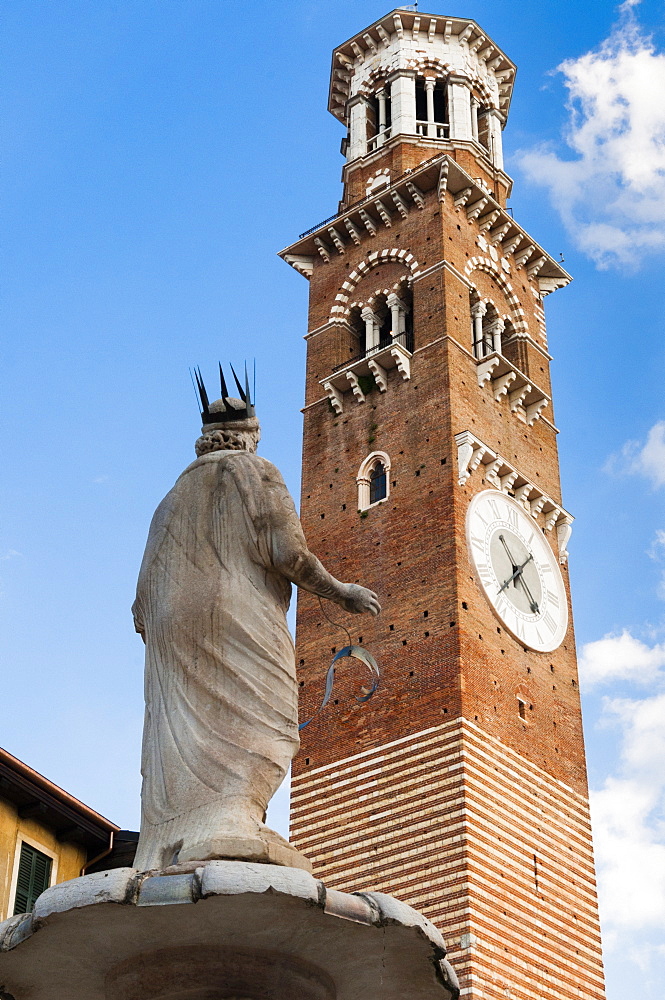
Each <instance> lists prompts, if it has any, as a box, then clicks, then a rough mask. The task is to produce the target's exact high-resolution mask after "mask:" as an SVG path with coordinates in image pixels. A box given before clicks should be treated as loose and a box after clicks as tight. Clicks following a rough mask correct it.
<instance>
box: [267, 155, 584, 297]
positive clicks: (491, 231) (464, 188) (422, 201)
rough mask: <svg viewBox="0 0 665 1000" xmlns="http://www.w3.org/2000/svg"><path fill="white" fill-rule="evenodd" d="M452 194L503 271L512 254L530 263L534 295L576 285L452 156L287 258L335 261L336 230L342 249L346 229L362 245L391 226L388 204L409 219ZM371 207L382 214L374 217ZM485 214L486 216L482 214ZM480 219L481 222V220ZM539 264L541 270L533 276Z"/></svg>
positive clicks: (304, 241)
mask: <svg viewBox="0 0 665 1000" xmlns="http://www.w3.org/2000/svg"><path fill="white" fill-rule="evenodd" d="M448 192H450V196H451V199H452V203H453V205H454V206H455V207H456V208H457V209H458V210H460V211H461V209H462V208H465V212H466V214H467V215H468V217H470V219H469V224H470V225H476V226H478V230H479V235H480V236H482V233H481V232H480V230H483V231H484V233H485V236H484V237H483V239H486V242H487V245H488V248H489V252H490V254H491V255H498V253H499V252H500V253H501V254H502V255H503V261H505V264H504V263H503V261H502V263H501V266H502V267H503V269H504V270H507V269H508V270H509V268H510V265H509V263H508V261H507V260H506V257H507V256H508V255H509V254H510V253H513V252H514V253H515V263H516V265H517V264H518V262H519V263H521V264H522V265H524V264H527V261H530V262H531V263H530V264H528V265H527V273H528V274H529V275H530V277H531V279H532V281H533V283H534V284H533V288H534V290H536V289H537V291H538V294H539V295H546V294H548V293H549V292H551V291H554V289H555V288H562V287H563V286H564V285H566V284H568V282H569V281H570V280H571V279H570V276H569V275H568V274H567V273H566V271H564V269H563V268H562V266H561V263H560V262H559V261H556V260H554V259H553V258H552V257H551V256H549V254H547V253H546V252H545V251H544V250H543V249H542V247H540V246H538V244H537V243H535V242H534V240H532V239H531V237H530V236H529V235H528V233H526V232H525V230H523V229H522V228H521V226H520V225H519V224H518V223H517V222H515V220H514V219H513V218H512V216H511V215H510V214H509V213H508V212H507V211H506V210H505V209H503V208H502V207H501V206H500V204H499V203H498V202H497V201H496V199H495V198H494V196H493V195H492V193H491V192H490V191H489V190H488V189H487V188H486V187H485V186H484V185H483V186H481V184H479V182H478V180H477V179H474V178H472V177H470V176H469V174H468V173H466V171H464V170H463V169H462V168H461V167H460V166H459V164H458V163H457V162H456V161H455V160H454V159H452V157H450V156H449V155H448V154H442V155H437V156H434V157H432V160H431V161H426V162H425V163H423V164H421V165H420V166H419V167H417V168H416V169H414V170H409V171H406V172H405V173H404V174H403V175H402V176H401V177H398V178H396V179H395V180H394V181H393V183H392V184H390V185H389V186H388V187H386V188H382V189H381V197H380V198H377V197H376V194H374V195H372V194H370V195H369V196H368V197H367V198H365V199H363V200H362V201H361V202H358V203H356V204H355V205H351V206H349V207H348V208H347V209H345V210H344V211H343V212H340V213H339V214H338V215H337V216H334V217H333V218H332V219H327V220H326V221H325V222H324V223H321V224H320V225H319V226H318V227H315V228H314V229H313V230H310V231H309V232H308V233H304V234H303V235H302V237H301V238H300V239H299V240H298V241H297V242H296V243H294V244H292V245H291V246H289V247H286V249H285V250H283V251H282V253H281V256H282V257H283V258H284V259H285V260H287V262H288V263H291V264H292V266H293V267H295V266H296V264H295V261H296V260H306V258H307V257H311V258H312V259H314V258H315V257H316V255H317V254H320V255H321V257H323V259H324V260H325V259H326V258H325V256H324V253H327V255H328V257H329V258H331V257H334V256H336V254H337V252H340V248H339V247H338V246H337V245H335V249H333V247H332V246H330V245H329V244H328V243H327V240H328V239H331V232H330V231H331V230H334V231H335V233H336V234H337V237H338V239H339V240H340V242H341V243H342V246H343V245H344V243H343V238H342V235H341V234H342V233H343V232H344V230H346V231H347V232H348V233H349V234H350V236H351V239H353V242H354V243H356V245H360V244H359V243H357V240H361V241H362V239H367V235H365V234H366V233H367V234H368V235H369V236H370V237H372V236H374V235H376V233H377V231H378V229H379V228H380V227H381V225H382V224H385V225H390V224H391V215H390V212H389V210H388V207H387V206H388V204H390V205H391V206H392V205H393V204H394V205H395V209H396V211H398V212H399V213H400V215H401V216H402V217H405V216H404V212H406V213H407V214H408V212H409V211H413V210H414V209H415V208H416V206H417V208H418V210H420V209H423V208H424V207H425V206H426V204H427V198H428V194H434V195H435V196H436V197H437V198H438V200H439V201H444V200H445V199H446V195H447V193H448ZM395 195H397V198H395ZM483 199H484V200H485V204H484V205H483V206H482V207H480V208H479V206H478V203H479V202H482V201H483ZM467 205H468V208H466V206H467ZM370 208H371V210H372V213H376V215H374V214H370ZM476 210H477V211H476ZM481 212H484V214H482V215H481V214H480V213H481ZM476 215H479V216H480V217H479V218H478V219H476V218H475V216H476ZM317 241H318V242H317ZM518 248H521V249H518ZM497 260H498V256H497ZM536 265H537V270H534V271H532V269H533V268H535V267H536ZM301 273H304V272H303V271H301Z"/></svg>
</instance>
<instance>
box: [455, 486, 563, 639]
mask: <svg viewBox="0 0 665 1000" xmlns="http://www.w3.org/2000/svg"><path fill="white" fill-rule="evenodd" d="M466 533H467V542H468V545H469V552H470V553H471V559H472V562H473V565H474V567H475V570H476V574H477V576H478V581H479V583H480V586H481V588H482V590H483V592H484V594H485V597H486V598H487V600H488V601H489V603H490V605H491V607H492V610H493V611H494V613H495V615H496V616H497V618H499V619H500V621H501V622H502V624H503V625H504V626H505V627H506V628H507V629H508V631H509V632H511V633H512V635H514V636H515V638H516V639H518V640H519V641H520V642H521V643H522V644H523V645H524V646H528V647H529V648H530V649H534V650H536V651H537V652H539V653H549V652H551V651H552V650H553V649H556V648H557V646H559V645H560V643H561V642H562V640H563V637H564V635H565V634H566V629H567V628H568V604H567V601H566V591H565V588H564V585H563V579H562V577H561V571H560V569H559V567H558V565H557V561H556V557H555V555H554V553H553V552H552V549H551V548H550V546H549V544H548V542H547V541H546V539H545V538H544V536H543V533H542V532H541V530H540V528H539V527H538V525H537V524H536V523H535V521H534V520H533V518H532V517H531V516H530V515H529V514H527V512H526V511H525V510H524V508H523V507H521V506H520V504H518V503H517V502H516V501H515V500H513V499H512V498H511V497H507V496H506V495H505V494H504V493H500V492H499V491H498V490H484V491H483V492H482V493H478V494H476V496H475V497H473V499H472V501H471V503H470V504H469V510H468V512H467V517H466Z"/></svg>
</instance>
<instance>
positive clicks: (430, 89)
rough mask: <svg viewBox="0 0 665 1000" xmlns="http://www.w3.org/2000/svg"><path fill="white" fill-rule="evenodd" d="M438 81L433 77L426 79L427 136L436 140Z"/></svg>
mask: <svg viewBox="0 0 665 1000" xmlns="http://www.w3.org/2000/svg"><path fill="white" fill-rule="evenodd" d="M435 86H436V80H435V79H434V77H433V76H427V77H425V97H426V99H427V136H428V138H429V139H436V125H435V124H434V87H435Z"/></svg>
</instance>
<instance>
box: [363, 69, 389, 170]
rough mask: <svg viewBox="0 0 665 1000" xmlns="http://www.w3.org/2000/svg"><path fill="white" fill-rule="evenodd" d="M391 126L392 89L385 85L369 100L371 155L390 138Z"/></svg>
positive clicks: (368, 122) (368, 123) (369, 142)
mask: <svg viewBox="0 0 665 1000" xmlns="http://www.w3.org/2000/svg"><path fill="white" fill-rule="evenodd" d="M391 124H392V107H391V100H390V87H389V86H385V85H384V86H381V87H379V89H378V90H377V91H376V93H375V94H372V95H371V96H370V97H369V98H368V100H367V149H368V151H369V152H370V153H371V152H373V151H374V150H375V149H378V148H379V146H382V145H383V143H384V142H385V141H386V139H388V138H390V126H391Z"/></svg>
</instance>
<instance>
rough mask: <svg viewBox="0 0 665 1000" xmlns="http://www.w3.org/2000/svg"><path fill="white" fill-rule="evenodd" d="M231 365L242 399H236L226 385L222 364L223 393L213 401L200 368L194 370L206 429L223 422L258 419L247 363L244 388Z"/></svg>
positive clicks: (221, 380)
mask: <svg viewBox="0 0 665 1000" xmlns="http://www.w3.org/2000/svg"><path fill="white" fill-rule="evenodd" d="M230 367H231V372H232V373H233V378H234V380H235V383H236V386H237V387H238V392H239V394H240V399H236V398H235V397H234V396H230V395H229V391H228V389H227V386H226V379H225V378H224V371H223V369H222V366H221V364H220V366H219V382H220V388H221V392H222V395H221V398H220V399H216V400H215V401H214V402H212V403H211V402H210V401H209V400H208V393H207V392H206V387H205V385H204V382H203V377H202V375H201V370H200V368H196V369H195V370H194V377H195V379H196V387H197V389H198V393H199V398H200V400H201V421H202V423H203V428H204V430H207V429H210V428H211V427H212V426H217V425H222V424H229V423H234V424H237V423H238V422H239V421H247V420H256V411H255V409H254V404H253V402H252V399H251V394H250V391H249V379H248V377H247V365H245V387H244V388H243V387H242V385H241V384H240V380H239V379H238V376H237V375H236V373H235V371H234V369H233V365H231V366H230Z"/></svg>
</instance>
